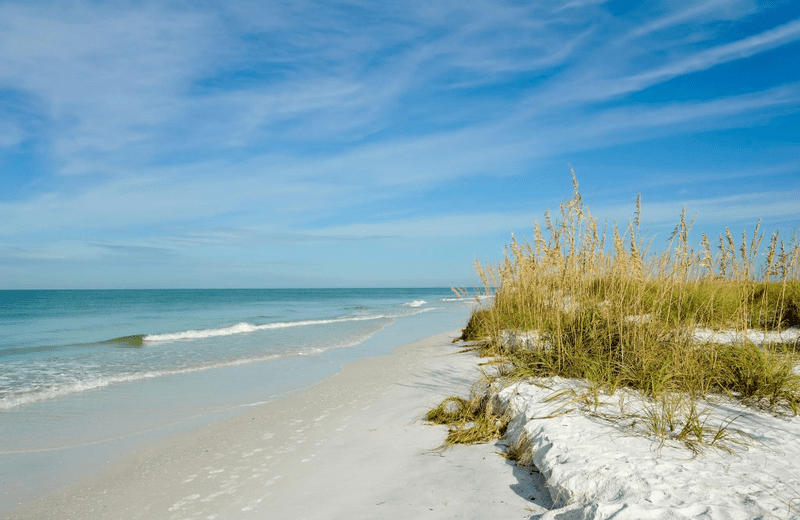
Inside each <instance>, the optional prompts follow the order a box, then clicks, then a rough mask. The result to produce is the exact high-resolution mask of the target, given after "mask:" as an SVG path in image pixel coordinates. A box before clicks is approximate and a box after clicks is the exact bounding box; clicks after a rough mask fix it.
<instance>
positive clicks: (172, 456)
mask: <svg viewBox="0 0 800 520" xmlns="http://www.w3.org/2000/svg"><path fill="white" fill-rule="evenodd" d="M457 334H458V332H457V331H453V332H446V333H441V334H437V335H434V336H431V337H428V338H425V339H423V340H420V341H417V342H414V343H411V344H408V345H404V346H401V347H398V348H396V349H395V350H394V351H393V352H391V353H390V354H388V355H384V356H381V357H374V358H364V359H358V360H356V361H353V362H351V363H348V364H346V365H345V366H344V368H343V370H342V371H341V372H339V373H338V374H336V375H334V376H332V377H329V378H327V379H325V380H323V381H321V382H319V383H317V384H316V385H314V386H312V387H311V388H309V389H307V390H305V391H303V392H301V393H298V394H293V395H290V396H288V397H286V398H284V399H281V400H280V401H275V402H269V403H265V404H261V405H259V406H256V407H253V408H252V409H250V410H246V411H244V412H242V413H239V414H237V415H236V416H233V417H230V418H226V419H222V420H219V421H216V422H213V423H211V424H208V425H206V426H203V427H201V428H199V429H196V430H193V431H190V432H185V433H180V434H177V435H174V436H170V437H168V438H165V439H159V440H156V441H154V442H151V443H149V444H148V445H146V446H144V447H143V448H141V449H137V450H135V451H134V452H133V453H131V454H128V455H126V456H124V457H123V458H122V459H121V460H120V461H118V462H115V463H113V464H111V465H110V466H109V467H108V468H106V469H104V470H102V471H100V472H99V473H98V474H96V475H93V476H92V477H90V478H88V479H85V480H83V481H82V482H80V483H78V484H76V485H72V486H68V487H66V488H63V489H60V490H58V491H56V492H55V493H52V494H50V495H48V496H46V497H44V498H41V499H38V500H35V501H33V502H31V503H29V504H26V505H24V506H22V507H20V508H17V509H15V510H12V511H10V512H8V514H9V515H10V516H8V518H9V519H10V520H11V519H29V518H59V519H67V518H76V519H77V518H82V519H101V518H123V519H134V518H250V517H253V518H263V517H264V515H265V514H266V515H268V516H269V517H276V518H342V517H348V518H373V517H376V516H379V515H380V516H381V517H387V516H388V517H389V518H394V517H397V518H401V517H403V518H405V517H421V516H424V517H425V518H456V517H460V516H465V517H474V516H475V515H478V516H485V515H489V516H498V515H500V516H508V517H509V518H530V516H531V515H532V514H535V513H537V512H538V513H543V512H545V511H546V507H547V503H548V501H549V494H548V492H547V491H546V488H545V485H544V480H543V478H542V477H541V475H539V474H537V473H533V474H532V473H531V472H529V471H528V470H526V469H524V468H516V467H515V466H514V465H513V463H511V462H508V461H507V460H505V459H504V458H502V457H501V456H500V455H497V453H500V452H501V450H502V449H503V444H502V443H495V444H487V445H479V446H466V447H465V446H457V447H454V448H451V449H448V450H446V451H437V450H436V448H437V447H439V446H440V445H441V444H442V442H443V441H444V437H445V435H446V428H445V427H441V426H433V425H430V424H427V423H425V421H424V414H425V412H427V410H428V409H429V408H430V407H432V406H435V405H436V404H438V402H439V401H440V400H441V399H442V398H444V397H446V396H448V395H453V394H459V395H466V394H467V393H468V392H469V389H470V386H471V385H472V384H473V382H474V381H475V380H476V379H477V378H478V376H479V373H480V369H479V366H478V359H477V358H476V357H475V356H474V354H472V353H463V352H459V351H460V350H461V349H462V348H463V345H462V346H459V345H456V344H453V343H451V339H452V338H453V337H454V336H456V335H457ZM476 497H477V500H476ZM531 497H533V498H534V500H533V501H531V500H530V498H531ZM309 498H311V499H309ZM537 504H542V506H545V507H541V506H538V505H537Z"/></svg>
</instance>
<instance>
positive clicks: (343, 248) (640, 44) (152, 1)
mask: <svg viewBox="0 0 800 520" xmlns="http://www.w3.org/2000/svg"><path fill="white" fill-rule="evenodd" d="M799 57H800V8H798V6H797V0H768V1H752V0H689V1H684V0H665V1H617V0H611V1H604V0H532V1H527V2H526V1H510V2H506V1H502V0H491V1H489V0H486V1H483V0H457V1H450V0H442V1H431V0H394V1H392V2H380V1H375V0H365V1H361V0H347V1H317V2H312V1H306V0H293V1H288V2H284V1H281V2H279V1H272V0H226V1H224V2H222V1H211V0H205V1H199V0H198V1H194V2H192V1H186V2H181V1H172V0H169V1H168V0H144V1H115V2H104V1H80V0H79V1H69V2H67V1H46V0H42V1H37V2H30V1H27V0H25V1H13V0H0V289H26V288H54V289H61V288H170V287H181V288H227V287H409V286H444V287H450V286H455V287H471V286H473V285H475V284H476V283H477V279H476V275H475V272H474V269H473V263H474V262H475V261H476V260H477V261H480V262H489V263H493V262H497V261H499V260H500V259H501V258H502V256H503V249H504V246H505V245H506V244H508V243H509V241H510V236H511V233H512V232H513V233H515V234H516V235H517V236H518V237H520V238H523V239H524V238H526V237H530V235H531V233H532V229H533V225H534V222H535V221H537V220H539V221H541V220H542V218H543V215H544V211H545V210H546V209H550V210H551V211H552V210H557V209H558V205H559V204H560V203H561V202H563V201H564V200H566V199H568V198H569V197H570V196H571V195H572V181H571V173H570V168H573V169H574V171H575V173H576V175H577V179H578V182H579V183H580V189H581V193H582V196H583V200H584V202H585V203H586V204H587V206H588V207H589V209H590V210H591V211H592V213H593V214H594V215H595V216H597V217H598V218H600V219H601V220H602V221H608V222H614V221H616V222H618V223H620V224H621V225H623V226H624V225H627V223H628V222H630V220H631V219H632V218H633V213H634V208H635V201H636V196H637V193H641V196H642V204H643V210H642V220H643V228H644V229H646V230H647V231H648V233H649V234H650V236H652V239H653V241H654V244H655V246H656V247H658V246H659V245H661V244H665V243H666V238H667V236H668V235H669V231H670V230H671V229H672V228H673V227H674V225H675V223H676V222H677V219H678V217H679V216H680V214H681V211H682V210H683V209H684V208H685V210H686V213H687V215H689V216H690V217H692V218H695V227H694V229H693V234H694V235H697V236H699V233H700V232H707V233H709V234H711V235H712V236H715V235H716V234H717V233H719V232H720V231H721V230H724V228H725V226H726V225H727V226H730V228H731V230H732V232H734V234H741V232H742V231H744V232H750V231H752V229H753V227H754V225H755V223H756V222H757V221H758V220H759V219H761V220H762V222H763V227H764V229H766V230H768V231H769V230H772V229H780V230H781V232H782V233H783V234H784V236H790V235H791V234H792V232H793V231H794V230H796V229H797V228H798V227H800V202H798V201H800V58H799Z"/></svg>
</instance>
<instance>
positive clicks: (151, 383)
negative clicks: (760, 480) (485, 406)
mask: <svg viewBox="0 0 800 520" xmlns="http://www.w3.org/2000/svg"><path fill="white" fill-rule="evenodd" d="M473 305H474V301H472V300H471V299H464V298H460V297H458V296H457V295H455V294H454V293H453V292H452V291H451V290H450V289H447V288H432V289H221V290H96V291H95V290H76V291H69V290H57V291H47V290H43V291H0V439H2V445H0V489H2V491H0V512H2V511H3V510H8V509H10V508H12V507H14V506H16V505H17V504H18V503H20V502H25V501H27V500H30V499H32V498H34V497H35V496H38V495H41V494H43V493H46V492H47V491H50V490H53V489H56V488H58V487H61V486H62V485H64V484H65V483H68V482H74V481H76V480H77V479H79V478H82V477H84V476H88V475H89V474H91V473H92V472H94V471H97V470H98V469H100V468H101V467H102V466H103V465H104V464H107V463H109V462H110V461H112V460H113V459H114V458H115V457H117V456H118V455H119V454H120V453H122V452H124V451H125V450H127V449H130V448H131V447H133V446H135V445H137V444H139V443H143V442H145V441H147V440H148V439H151V438H153V437H154V436H160V435H161V436H163V435H168V434H171V433H177V432H180V431H185V430H187V429H191V428H195V427H198V426H200V425H202V424H205V423H208V422H210V421H213V420H216V419H219V418H223V417H226V416H230V415H231V414H235V413H237V412H238V411H241V410H243V409H244V408H246V407H248V406H254V405H257V404H259V403H263V402H267V401H270V400H275V399H280V398H281V397H282V396H285V395H287V394H289V393H292V392H296V391H300V390H302V389H303V388H307V387H308V386H310V385H313V384H315V383H316V382H319V381H321V380H322V379H324V378H326V377H330V376H331V375H333V374H335V373H337V372H339V371H340V370H341V368H342V366H343V365H344V364H346V363H347V362H349V361H353V360H355V359H358V358H361V357H367V356H377V355H383V354H387V353H389V352H390V351H391V349H393V348H394V347H397V346H400V345H403V344H405V343H409V342H412V341H415V340H417V339H421V338H423V337H426V336H429V335H432V334H435V333H438V332H443V331H447V330H455V329H458V328H460V327H463V326H464V324H465V322H466V319H467V318H468V316H469V312H470V309H471V307H472V306H473Z"/></svg>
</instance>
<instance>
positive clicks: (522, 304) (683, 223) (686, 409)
mask: <svg viewBox="0 0 800 520" xmlns="http://www.w3.org/2000/svg"><path fill="white" fill-rule="evenodd" d="M573 187H574V193H573V197H572V199H570V200H568V201H566V202H564V203H563V204H561V206H560V208H559V212H558V214H557V215H556V217H553V215H551V214H550V213H549V212H547V213H545V216H544V225H543V226H542V225H540V224H539V223H538V222H537V223H536V224H535V227H534V234H533V239H532V241H518V240H517V239H516V237H514V236H513V235H512V240H511V243H510V245H508V246H507V249H506V255H505V258H504V260H503V261H502V262H501V263H500V264H499V265H482V264H480V263H476V270H477V272H478V274H479V275H480V277H481V280H482V284H483V287H482V288H480V289H478V290H477V291H476V292H477V296H481V297H486V296H491V297H493V298H492V299H491V300H489V301H491V303H490V304H488V305H480V306H479V307H478V308H476V310H475V311H474V312H473V313H472V315H471V317H470V319H469V322H468V323H467V324H466V327H465V328H464V329H463V334H462V339H463V340H470V341H474V340H482V341H483V349H484V354H485V355H491V356H495V357H497V358H499V359H500V360H501V362H502V364H503V365H504V366H509V365H510V367H511V368H510V369H506V370H504V372H505V374H504V377H510V378H512V379H519V378H549V377H561V378H567V379H578V380H584V381H587V382H589V383H591V384H592V385H593V386H594V387H595V388H598V389H602V390H603V391H606V392H609V393H611V394H613V393H614V392H615V391H617V390H618V389H620V388H627V389H633V390H636V391H638V392H640V393H641V395H642V396H643V398H644V399H647V400H649V403H650V404H649V412H648V413H649V416H650V417H649V423H650V424H651V425H652V428H651V431H652V434H653V435H655V436H656V437H660V438H665V437H672V438H677V439H678V440H684V439H686V440H689V439H692V442H695V443H698V442H699V443H702V442H704V439H705V438H707V436H704V435H703V434H702V433H699V434H698V432H701V429H699V428H698V427H699V425H701V421H700V420H699V417H698V415H697V409H698V408H697V406H696V405H695V400H697V399H702V398H704V397H706V396H708V395H710V394H721V395H724V396H727V397H729V398H733V399H736V400H739V401H741V402H743V403H745V404H747V405H750V406H758V407H765V408H768V409H769V410H771V411H773V412H779V413H787V412H790V413H793V414H795V415H796V414H797V413H798V408H800V377H799V376H798V374H797V373H796V372H795V371H794V367H795V366H796V365H797V363H798V349H797V347H798V345H797V339H796V336H795V339H793V340H791V341H790V342H789V343H787V342H784V341H783V340H781V339H778V340H775V341H759V342H756V341H754V340H753V339H752V336H753V334H752V333H753V331H758V332H759V333H761V334H762V335H763V334H765V333H767V332H769V331H777V332H781V331H785V330H786V329H789V328H792V327H798V326H800V277H799V276H798V274H799V273H800V242H798V240H797V235H796V234H795V236H794V237H793V238H792V239H789V240H788V241H787V240H785V239H784V238H783V237H782V236H781V234H780V232H778V231H776V232H774V233H773V234H772V235H770V236H769V239H768V240H767V241H764V233H763V232H762V231H761V225H760V222H759V223H758V224H756V225H755V228H754V230H753V231H752V232H750V233H748V232H744V233H742V234H741V237H740V238H734V237H733V235H732V233H731V231H730V230H729V229H728V228H726V229H725V232H724V233H722V234H720V236H719V237H718V239H717V240H715V242H714V244H715V245H714V246H712V245H711V244H712V242H711V240H710V239H709V238H708V237H707V236H706V235H705V234H702V236H701V237H700V238H701V240H699V241H698V242H697V243H696V244H694V243H693V242H692V241H691V240H690V231H691V228H692V222H690V221H689V220H688V219H687V218H686V214H685V211H684V213H683V214H682V215H681V216H680V217H679V219H678V223H677V224H676V226H675V228H674V230H673V232H672V233H671V235H670V236H669V239H668V240H667V244H666V247H664V248H663V249H656V248H655V247H653V243H654V241H653V240H652V239H650V238H648V237H647V236H646V234H644V233H642V231H641V227H640V225H641V223H640V222H641V212H642V206H641V198H640V197H637V201H636V210H635V213H634V216H633V219H632V220H631V222H630V223H629V224H628V225H627V226H624V227H620V226H619V225H618V224H617V223H613V224H611V225H607V224H605V225H602V226H601V224H600V223H599V222H598V220H597V219H596V218H595V217H593V216H592V215H591V213H590V211H589V209H588V208H587V207H586V206H585V204H584V203H583V201H582V198H581V194H580V192H579V189H578V182H577V180H576V179H575V176H574V172H573ZM459 292H461V293H462V295H464V294H467V291H459ZM479 301H486V299H485V298H483V299H481V300H479ZM698 331H708V334H706V336H705V337H702V336H698ZM714 331H717V332H718V334H716V336H715V334H714ZM722 331H724V333H723V332H722ZM709 338H710V339H709ZM719 338H727V339H719ZM675 395H680V396H682V397H680V398H679V401H680V402H681V403H682V404H681V406H677V407H676V406H672V405H670V403H671V402H672V401H674V399H673V398H667V396H675ZM686 399H688V400H686ZM692 432H694V434H693V433H692ZM724 433H725V431H724V430H723V431H722V433H719V431H718V433H717V434H712V435H711V438H712V439H713V438H719V436H720V435H723V434H724Z"/></svg>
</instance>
